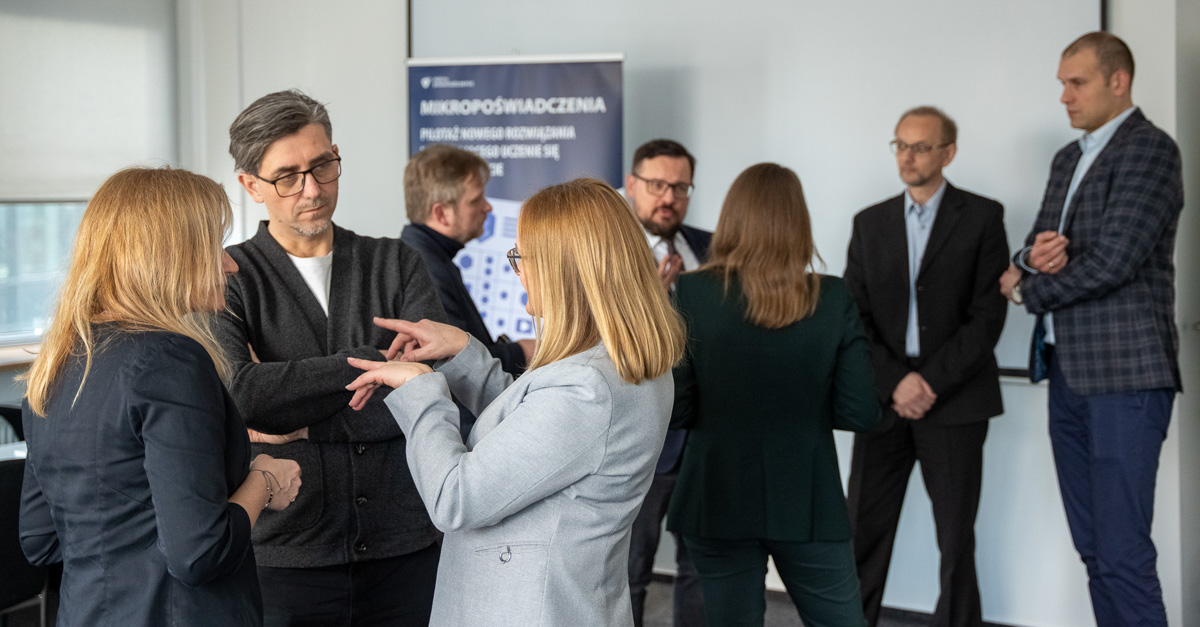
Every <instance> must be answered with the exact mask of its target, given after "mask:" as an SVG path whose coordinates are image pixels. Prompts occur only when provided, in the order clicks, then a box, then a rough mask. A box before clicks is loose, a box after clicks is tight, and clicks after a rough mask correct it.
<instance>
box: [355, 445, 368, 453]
mask: <svg viewBox="0 0 1200 627" xmlns="http://www.w3.org/2000/svg"><path fill="white" fill-rule="evenodd" d="M354 452H355V453H357V454H359V455H362V454H363V453H365V452H367V447H365V446H363V445H362V444H355V445H354Z"/></svg>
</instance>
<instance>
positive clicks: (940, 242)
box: [905, 183, 963, 276]
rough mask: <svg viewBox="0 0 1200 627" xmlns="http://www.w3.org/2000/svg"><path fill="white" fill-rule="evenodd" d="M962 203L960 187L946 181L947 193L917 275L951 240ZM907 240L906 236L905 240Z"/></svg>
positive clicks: (943, 198)
mask: <svg viewBox="0 0 1200 627" xmlns="http://www.w3.org/2000/svg"><path fill="white" fill-rule="evenodd" d="M962 205H963V202H962V196H960V195H959V193H958V189H957V188H955V187H954V186H953V185H951V184H949V183H946V193H945V195H943V196H942V204H941V206H939V207H938V212H937V217H935V218H934V220H933V230H932V231H930V232H929V243H927V244H926V245H925V254H924V255H923V256H922V257H921V268H920V269H919V270H918V271H917V276H921V274H922V273H924V272H925V269H926V268H928V267H929V264H930V260H931V259H933V258H934V257H936V256H937V253H938V250H940V249H941V248H942V246H944V245H945V244H946V242H948V241H950V235H951V234H953V233H954V225H955V224H957V223H958V219H959V218H960V217H961V216H962ZM907 240H908V238H907V237H905V241H907Z"/></svg>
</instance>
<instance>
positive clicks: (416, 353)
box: [375, 317, 471, 361]
mask: <svg viewBox="0 0 1200 627" xmlns="http://www.w3.org/2000/svg"><path fill="white" fill-rule="evenodd" d="M375 325H376V326H379V327H382V328H384V329H388V330H391V331H395V332H396V339H394V340H392V345H391V346H390V347H388V350H387V352H386V353H384V357H386V358H387V359H389V360H392V359H397V356H399V359H400V361H428V360H431V359H445V358H447V357H453V356H455V355H457V354H458V353H459V352H461V351H462V349H463V348H465V347H466V345H467V342H468V341H470V339H471V336H470V335H468V334H467V332H466V331H463V330H462V329H460V328H458V327H454V326H450V325H448V324H442V323H440V322H434V321H432V320H422V321H420V322H409V321H407V320H394V319H391V318H378V317H377V318H375Z"/></svg>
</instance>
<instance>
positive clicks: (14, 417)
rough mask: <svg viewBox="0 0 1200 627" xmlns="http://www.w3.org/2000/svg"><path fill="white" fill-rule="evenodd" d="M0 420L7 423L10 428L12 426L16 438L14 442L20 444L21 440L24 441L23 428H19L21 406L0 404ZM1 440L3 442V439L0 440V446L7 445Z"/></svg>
mask: <svg viewBox="0 0 1200 627" xmlns="http://www.w3.org/2000/svg"><path fill="white" fill-rule="evenodd" d="M0 418H4V419H5V420H7V421H8V424H9V425H10V426H12V431H13V433H14V434H16V436H17V439H16V440H15V441H16V442H20V441H21V440H24V439H25V429H24V427H22V426H21V406H20V405H9V404H8V403H0ZM0 426H3V425H0ZM2 440H3V438H0V444H8V442H4V441H2Z"/></svg>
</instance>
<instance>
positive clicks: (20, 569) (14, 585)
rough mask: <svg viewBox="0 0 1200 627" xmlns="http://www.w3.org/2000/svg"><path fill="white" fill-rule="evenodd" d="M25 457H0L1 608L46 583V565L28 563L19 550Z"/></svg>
mask: <svg viewBox="0 0 1200 627" xmlns="http://www.w3.org/2000/svg"><path fill="white" fill-rule="evenodd" d="M24 477H25V460H23V459H10V460H5V461H0V573H4V582H5V583H4V585H3V586H0V610H3V609H4V608H7V607H10V606H13V605H16V604H17V603H20V602H22V601H25V600H28V599H31V598H33V597H35V596H37V595H38V593H40V592H41V591H42V587H43V586H44V585H45V583H46V569H45V568H42V567H40V566H31V565H30V564H29V562H28V561H27V560H26V559H25V553H24V552H22V551H21V537H20V535H19V534H20V530H19V526H18V525H19V518H20V512H21V482H22V481H23V480H24Z"/></svg>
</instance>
